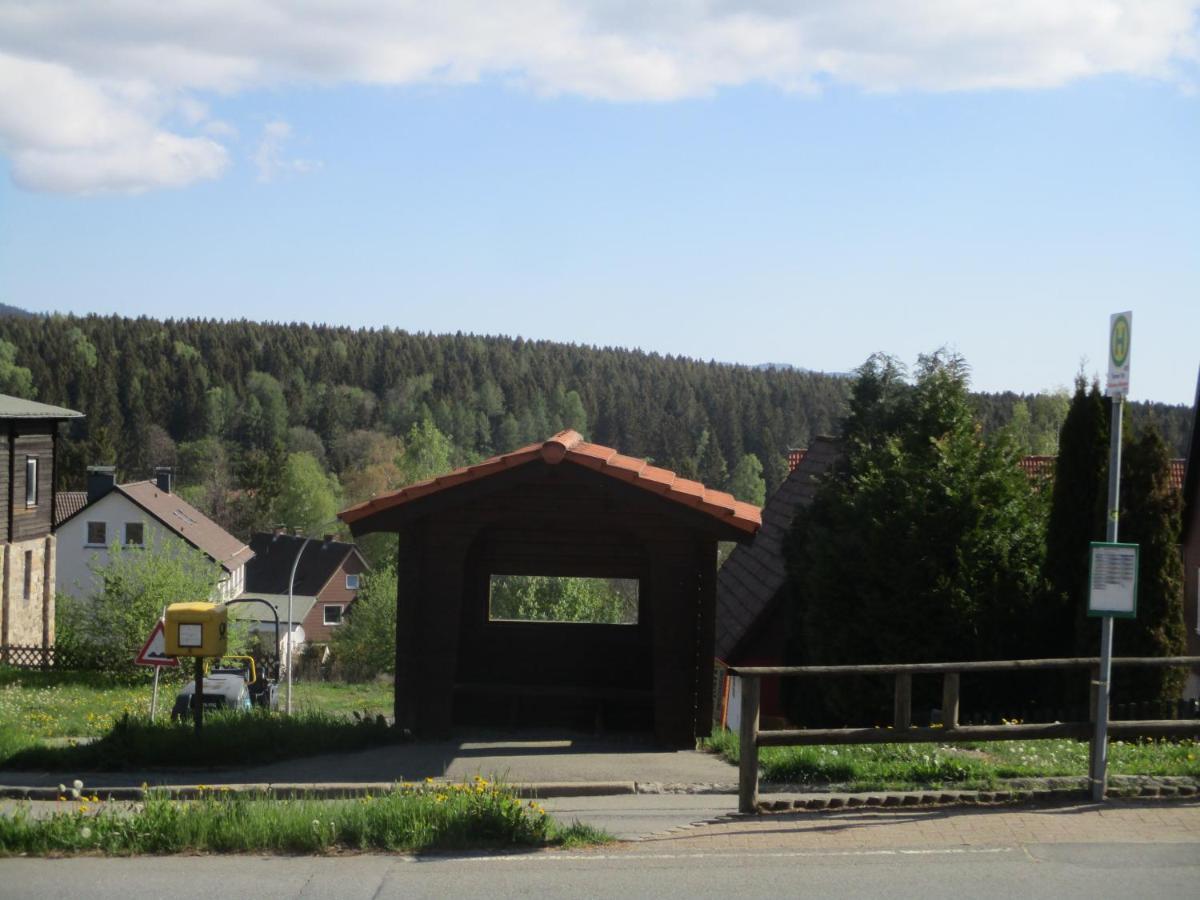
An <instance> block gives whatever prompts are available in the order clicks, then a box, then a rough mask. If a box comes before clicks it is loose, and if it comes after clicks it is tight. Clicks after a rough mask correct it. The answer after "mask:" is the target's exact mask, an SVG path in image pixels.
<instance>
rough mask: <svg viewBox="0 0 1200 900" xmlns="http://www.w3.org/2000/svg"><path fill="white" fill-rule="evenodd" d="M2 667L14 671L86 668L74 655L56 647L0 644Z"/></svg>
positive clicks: (0, 663)
mask: <svg viewBox="0 0 1200 900" xmlns="http://www.w3.org/2000/svg"><path fill="white" fill-rule="evenodd" d="M0 665H3V666H11V667H13V668H14V669H78V668H81V667H86V666H85V663H83V661H81V660H77V659H76V658H75V657H74V656H73V655H72V654H70V653H68V652H66V651H63V650H60V649H58V648H56V647H42V646H38V645H25V644H0Z"/></svg>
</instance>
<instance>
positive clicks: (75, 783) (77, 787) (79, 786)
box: [71, 778, 83, 791]
mask: <svg viewBox="0 0 1200 900" xmlns="http://www.w3.org/2000/svg"><path fill="white" fill-rule="evenodd" d="M71 787H73V788H75V790H77V791H82V790H83V782H82V781H80V780H79V779H78V778H76V779H75V780H74V781H72V782H71Z"/></svg>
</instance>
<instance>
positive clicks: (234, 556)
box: [55, 466, 254, 603]
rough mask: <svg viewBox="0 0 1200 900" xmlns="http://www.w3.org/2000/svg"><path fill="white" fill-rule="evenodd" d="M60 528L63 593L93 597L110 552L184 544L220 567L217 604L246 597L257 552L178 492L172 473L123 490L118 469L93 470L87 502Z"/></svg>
mask: <svg viewBox="0 0 1200 900" xmlns="http://www.w3.org/2000/svg"><path fill="white" fill-rule="evenodd" d="M76 505H77V506H78V509H76V511H75V512H74V514H72V515H70V516H68V517H67V518H65V519H63V520H62V521H61V522H60V523H59V524H58V526H57V527H56V528H55V533H56V534H57V536H58V561H57V570H58V589H59V591H60V592H61V593H64V594H71V595H72V596H76V597H90V596H92V594H93V593H94V592H95V590H96V588H97V583H96V576H95V573H94V572H93V571H92V567H93V565H96V564H98V565H104V564H105V563H106V562H107V560H108V558H109V547H111V546H112V545H113V544H120V545H122V546H123V547H130V548H140V547H145V546H147V545H149V544H151V543H167V544H169V543H170V542H172V541H180V542H182V543H183V544H185V545H187V546H189V547H192V548H194V549H196V550H199V551H200V552H201V553H203V554H204V555H205V556H207V557H208V558H209V559H210V560H212V562H213V563H215V564H216V565H218V566H220V568H221V575H220V580H219V582H218V584H217V588H216V590H215V591H214V592H213V596H212V597H209V598H192V599H210V600H212V601H213V602H217V603H224V602H225V601H227V600H232V599H233V598H234V597H236V596H237V595H238V594H240V593H241V592H242V590H243V589H244V588H245V584H246V563H248V562H249V561H250V560H251V559H252V558H253V556H254V553H253V551H251V549H250V548H249V547H248V546H247V545H246V544H245V543H244V542H243V541H241V540H238V538H236V537H234V536H233V535H232V534H230V533H229V532H228V531H226V530H225V529H224V528H222V527H221V526H220V525H218V524H217V523H216V522H214V521H213V520H212V519H210V518H209V517H208V516H206V515H204V513H202V512H200V510H198V509H196V507H194V506H192V505H191V504H190V503H188V502H187V501H186V500H184V499H183V498H182V497H180V496H179V495H178V494H176V493H175V492H174V491H173V490H172V484H171V471H170V470H169V469H160V470H158V471H157V472H156V474H155V479H154V480H153V481H134V482H130V483H128V484H117V481H116V472H115V469H114V468H113V467H112V466H92V467H90V468H89V469H88V490H87V497H86V502H85V503H83V504H82V505H78V504H76Z"/></svg>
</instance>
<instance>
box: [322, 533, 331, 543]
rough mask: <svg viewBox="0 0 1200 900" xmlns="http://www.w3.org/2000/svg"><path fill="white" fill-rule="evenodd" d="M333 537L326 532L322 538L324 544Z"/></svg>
mask: <svg viewBox="0 0 1200 900" xmlns="http://www.w3.org/2000/svg"><path fill="white" fill-rule="evenodd" d="M333 538H334V535H332V534H326V535H325V537H324V538H323V540H324V541H325V543H326V544H328V543H329V542H330V541H332V540H333Z"/></svg>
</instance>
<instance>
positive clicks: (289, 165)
mask: <svg viewBox="0 0 1200 900" xmlns="http://www.w3.org/2000/svg"><path fill="white" fill-rule="evenodd" d="M291 136H292V126H291V125H289V124H288V123H287V122H284V121H283V120H281V119H275V120H273V121H271V122H268V123H267V124H266V125H264V126H263V130H262V135H261V136H260V137H259V140H258V147H257V148H256V149H255V151H254V155H253V157H252V158H253V160H254V165H255V166H256V167H257V168H258V180H259V181H273V180H274V179H275V178H277V177H278V176H280V175H282V174H284V173H292V174H298V175H299V174H303V173H305V172H311V171H313V170H314V169H318V168H320V163H318V162H316V161H315V160H311V159H297V158H293V159H288V158H286V157H285V156H284V152H283V149H284V144H286V143H287V142H288V140H289V139H290V138H291Z"/></svg>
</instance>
